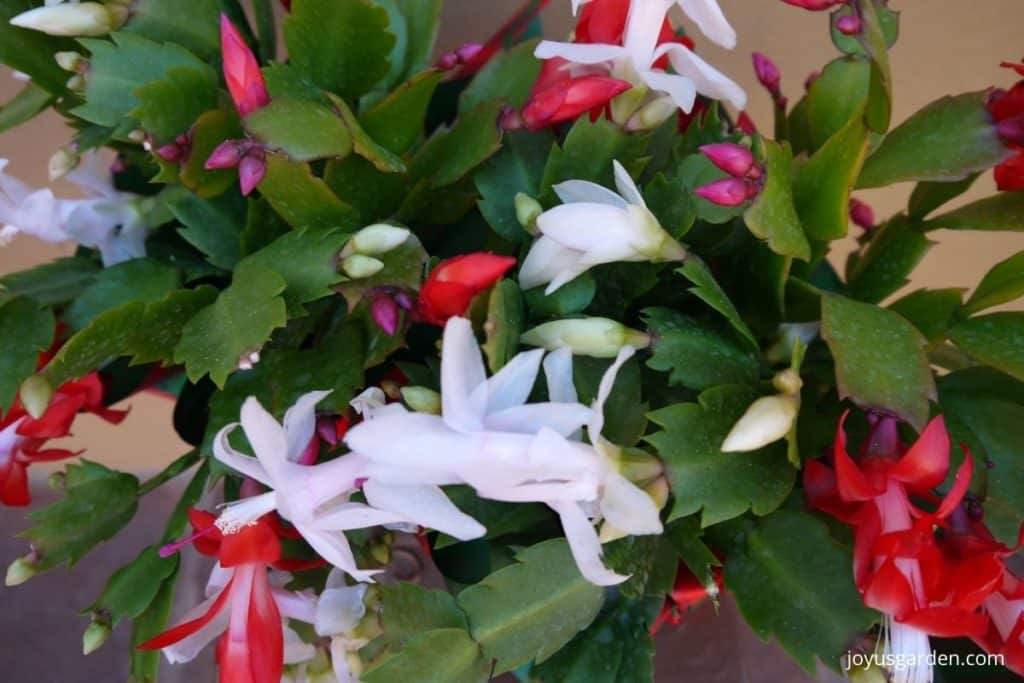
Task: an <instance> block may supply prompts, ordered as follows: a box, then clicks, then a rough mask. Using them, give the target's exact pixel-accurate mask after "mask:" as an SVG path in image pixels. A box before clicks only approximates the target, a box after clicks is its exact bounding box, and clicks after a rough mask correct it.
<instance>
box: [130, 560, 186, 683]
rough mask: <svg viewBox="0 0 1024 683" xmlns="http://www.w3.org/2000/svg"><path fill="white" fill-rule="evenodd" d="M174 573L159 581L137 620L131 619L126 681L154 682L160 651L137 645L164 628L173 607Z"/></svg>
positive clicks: (176, 574)
mask: <svg viewBox="0 0 1024 683" xmlns="http://www.w3.org/2000/svg"><path fill="white" fill-rule="evenodd" d="M177 578H178V573H177V570H175V571H174V572H173V573H172V574H171V575H170V576H169V577H167V579H166V580H165V581H164V582H163V584H161V586H160V589H159V591H157V594H156V597H154V598H153V600H152V601H151V602H150V604H149V607H148V608H146V611H145V612H143V613H142V614H141V615H139V617H138V618H137V619H134V620H133V621H132V647H131V679H130V683H156V680H157V672H158V671H159V669H160V659H161V656H162V655H161V652H160V650H139V649H138V646H139V645H141V644H142V643H144V642H146V641H147V640H149V639H151V638H155V637H156V636H158V635H160V633H162V632H163V631H164V629H165V628H167V622H168V621H169V620H170V618H171V607H173V606H174V584H175V582H176V581H177Z"/></svg>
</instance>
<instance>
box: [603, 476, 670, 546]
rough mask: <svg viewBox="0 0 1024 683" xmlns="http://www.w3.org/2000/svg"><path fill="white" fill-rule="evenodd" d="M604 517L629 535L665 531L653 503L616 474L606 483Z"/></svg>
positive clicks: (607, 479)
mask: <svg viewBox="0 0 1024 683" xmlns="http://www.w3.org/2000/svg"><path fill="white" fill-rule="evenodd" d="M601 515H602V516H604V518H605V519H606V520H608V521H609V522H611V523H612V525H613V526H614V527H616V528H618V529H621V530H622V531H624V532H626V533H627V534H633V535H635V536H643V535H649V534H660V533H661V532H662V531H663V529H662V526H661V518H660V516H659V514H658V508H657V506H655V504H654V501H653V500H651V497H650V496H648V495H647V494H646V493H644V492H643V491H642V490H640V489H639V488H638V487H637V486H636V485H634V484H633V483H632V482H630V481H629V480H628V479H626V478H625V477H623V476H622V475H621V474H617V473H613V474H611V475H609V476H608V477H607V478H606V479H605V484H604V492H603V493H602V494H601Z"/></svg>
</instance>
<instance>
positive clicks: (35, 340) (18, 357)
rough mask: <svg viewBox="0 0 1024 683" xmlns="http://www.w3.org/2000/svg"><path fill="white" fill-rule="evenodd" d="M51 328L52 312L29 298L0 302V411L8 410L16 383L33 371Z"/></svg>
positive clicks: (18, 383)
mask: <svg viewBox="0 0 1024 683" xmlns="http://www.w3.org/2000/svg"><path fill="white" fill-rule="evenodd" d="M53 331H54V319H53V313H52V312H51V311H50V310H49V309H47V308H41V307H40V306H39V304H37V303H36V302H34V301H32V300H31V299H21V298H18V299H11V300H9V301H7V302H5V303H2V304H0V413H2V414H5V415H6V414H7V408H8V407H9V406H10V405H11V403H12V402H13V401H14V397H15V396H16V395H17V393H18V387H20V386H21V383H22V382H24V381H25V380H26V379H27V378H28V377H29V376H31V375H32V374H34V373H35V371H36V363H37V362H38V361H39V354H40V353H41V352H42V351H45V350H46V349H47V348H48V347H49V346H50V343H51V342H52V341H53Z"/></svg>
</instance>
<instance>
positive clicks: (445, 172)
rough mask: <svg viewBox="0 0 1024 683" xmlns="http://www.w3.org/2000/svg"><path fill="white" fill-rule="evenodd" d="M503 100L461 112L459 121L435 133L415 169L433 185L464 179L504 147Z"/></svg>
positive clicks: (412, 169)
mask: <svg viewBox="0 0 1024 683" xmlns="http://www.w3.org/2000/svg"><path fill="white" fill-rule="evenodd" d="M501 106H502V105H501V103H500V102H487V103H485V104H482V105H480V106H478V107H476V108H474V109H472V110H470V111H468V112H466V113H465V114H463V115H461V116H460V117H459V119H458V121H456V122H455V125H454V126H452V127H451V128H449V129H447V130H443V129H442V130H441V131H439V132H437V133H435V134H434V135H433V136H432V137H431V138H430V139H429V140H428V141H427V143H426V144H425V145H423V147H422V148H420V150H419V152H418V153H417V154H416V156H415V158H413V161H412V168H411V173H412V176H413V177H414V178H422V179H426V180H428V181H429V183H430V186H431V187H433V188H440V187H447V186H448V185H452V184H453V183H455V182H457V181H459V180H461V179H462V178H463V177H465V176H466V175H468V174H469V172H470V171H472V170H473V169H474V168H476V167H477V166H479V165H480V164H482V163H483V162H485V161H487V159H489V158H490V157H491V156H492V155H493V154H494V153H495V152H497V151H498V149H499V148H500V147H501V129H500V128H499V127H498V116H499V114H500V112H501Z"/></svg>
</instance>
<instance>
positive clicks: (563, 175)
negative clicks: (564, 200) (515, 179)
mask: <svg viewBox="0 0 1024 683" xmlns="http://www.w3.org/2000/svg"><path fill="white" fill-rule="evenodd" d="M648 142H649V139H648V138H647V137H646V136H643V135H630V134H628V133H626V132H625V131H623V130H622V129H621V128H620V127H619V126H617V125H615V124H614V123H612V122H611V121H608V120H607V119H604V118H601V119H598V120H597V121H594V122H592V121H591V120H590V117H588V116H581V117H580V118H579V119H578V120H577V121H576V123H574V124H573V126H572V128H571V129H570V130H569V133H568V134H567V135H566V136H565V140H564V141H562V144H560V145H555V146H554V147H552V148H551V156H550V157H548V163H547V165H546V166H545V167H544V178H543V180H541V184H540V192H541V196H540V200H541V202H542V203H544V204H545V205H552V204H554V203H555V202H557V199H558V198H557V197H556V196H555V193H554V190H552V187H553V186H555V185H557V184H559V183H562V182H565V181H566V180H589V181H591V182H594V183H597V184H598V185H604V186H605V187H615V184H614V178H613V173H614V168H613V166H612V162H613V161H616V160H617V161H619V162H621V163H622V164H623V165H624V166H625V167H626V169H627V170H633V167H634V166H636V165H637V160H638V159H640V158H641V157H643V156H644V154H645V153H646V151H647V144H648ZM709 163H710V162H709Z"/></svg>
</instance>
